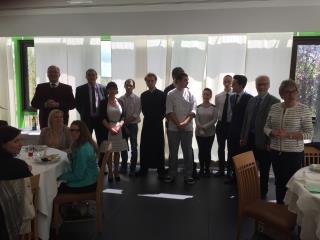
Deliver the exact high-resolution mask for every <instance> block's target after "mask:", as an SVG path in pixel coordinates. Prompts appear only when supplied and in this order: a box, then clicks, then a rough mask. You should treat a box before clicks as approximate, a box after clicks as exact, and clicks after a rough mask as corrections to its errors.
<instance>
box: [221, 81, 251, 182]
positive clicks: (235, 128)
mask: <svg viewBox="0 0 320 240" xmlns="http://www.w3.org/2000/svg"><path fill="white" fill-rule="evenodd" d="M246 85H247V78H246V76H244V75H234V76H233V80H232V91H233V92H234V93H235V94H233V95H231V96H230V104H231V111H232V117H231V122H230V127H229V134H228V160H227V178H228V179H227V180H226V183H232V182H233V180H234V175H233V167H232V164H233V163H232V157H233V156H235V155H237V154H239V153H241V152H243V149H241V147H240V133H241V126H242V124H243V119H244V113H245V111H246V107H247V104H248V101H249V100H250V98H252V96H251V95H250V94H248V93H246V92H244V88H245V87H246ZM239 126H240V127H239Z"/></svg>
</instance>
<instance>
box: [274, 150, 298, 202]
mask: <svg viewBox="0 0 320 240" xmlns="http://www.w3.org/2000/svg"><path fill="white" fill-rule="evenodd" d="M270 155H271V161H272V167H273V171H274V176H275V181H276V198H277V203H279V204H283V199H284V196H285V195H286V192H287V187H286V185H287V183H288V181H289V180H290V178H291V177H292V176H293V175H294V174H295V172H296V171H298V170H299V169H300V168H301V165H302V161H303V158H304V152H279V151H275V150H271V153H270Z"/></svg>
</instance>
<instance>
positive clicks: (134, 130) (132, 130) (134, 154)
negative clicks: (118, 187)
mask: <svg viewBox="0 0 320 240" xmlns="http://www.w3.org/2000/svg"><path fill="white" fill-rule="evenodd" d="M125 127H126V128H127V129H128V130H129V136H126V139H127V141H128V140H130V148H131V161H130V171H135V170H136V165H137V159H138V149H137V148H138V143H137V136H138V124H137V123H129V124H127V125H126V126H125ZM121 159H122V161H121V168H122V169H127V165H128V151H122V152H121Z"/></svg>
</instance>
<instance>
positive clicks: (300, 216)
mask: <svg viewBox="0 0 320 240" xmlns="http://www.w3.org/2000/svg"><path fill="white" fill-rule="evenodd" d="M310 185H312V186H315V187H317V188H320V173H316V172H312V171H311V170H310V168H309V167H305V168H302V169H300V170H299V171H298V172H296V173H295V175H294V176H293V177H292V178H291V179H290V180H289V182H288V184H287V187H288V191H287V193H286V196H285V199H284V202H285V204H286V205H288V209H289V210H290V211H292V212H294V213H296V214H297V224H298V225H300V226H301V233H300V238H301V240H311V239H320V194H319V193H311V192H309V190H307V188H306V187H305V186H310Z"/></svg>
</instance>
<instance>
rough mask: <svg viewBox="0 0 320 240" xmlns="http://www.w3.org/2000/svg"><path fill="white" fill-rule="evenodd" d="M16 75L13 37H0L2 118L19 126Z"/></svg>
mask: <svg viewBox="0 0 320 240" xmlns="http://www.w3.org/2000/svg"><path fill="white" fill-rule="evenodd" d="M15 82H16V81H15V77H14V62H13V48H12V41H11V38H0V85H1V94H0V105H1V106H2V107H4V108H6V109H0V119H2V120H6V121H7V122H8V123H9V124H10V125H12V126H16V127H18V124H17V119H16V109H17V104H16V93H15V89H16V84H15Z"/></svg>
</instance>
